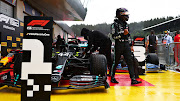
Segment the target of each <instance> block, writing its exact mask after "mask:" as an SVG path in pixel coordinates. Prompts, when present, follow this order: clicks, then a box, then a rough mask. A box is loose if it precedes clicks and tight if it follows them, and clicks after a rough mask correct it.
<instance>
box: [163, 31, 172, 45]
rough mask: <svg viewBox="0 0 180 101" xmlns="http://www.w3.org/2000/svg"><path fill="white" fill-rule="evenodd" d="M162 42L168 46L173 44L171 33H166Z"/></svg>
mask: <svg viewBox="0 0 180 101" xmlns="http://www.w3.org/2000/svg"><path fill="white" fill-rule="evenodd" d="M162 42H163V43H164V44H166V45H169V44H170V43H172V37H171V36H170V35H169V31H165V36H164V37H163V39H162Z"/></svg>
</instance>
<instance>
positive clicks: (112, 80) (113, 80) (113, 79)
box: [111, 77, 119, 83]
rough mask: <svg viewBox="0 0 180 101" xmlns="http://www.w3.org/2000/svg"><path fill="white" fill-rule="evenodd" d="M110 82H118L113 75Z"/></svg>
mask: <svg viewBox="0 0 180 101" xmlns="http://www.w3.org/2000/svg"><path fill="white" fill-rule="evenodd" d="M111 82H112V83H119V82H118V81H117V80H116V79H115V78H114V77H112V78H111Z"/></svg>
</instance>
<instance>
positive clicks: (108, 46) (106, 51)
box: [99, 39, 113, 68]
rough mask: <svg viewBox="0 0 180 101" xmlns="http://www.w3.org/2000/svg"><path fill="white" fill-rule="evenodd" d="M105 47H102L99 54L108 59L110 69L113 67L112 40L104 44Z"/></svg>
mask: <svg viewBox="0 0 180 101" xmlns="http://www.w3.org/2000/svg"><path fill="white" fill-rule="evenodd" d="M102 43H103V45H101V47H100V49H99V54H103V55H105V56H106V59H107V64H108V67H110V68H111V67H112V62H113V61H112V59H111V44H112V42H111V40H110V39H109V40H106V41H104V42H102Z"/></svg>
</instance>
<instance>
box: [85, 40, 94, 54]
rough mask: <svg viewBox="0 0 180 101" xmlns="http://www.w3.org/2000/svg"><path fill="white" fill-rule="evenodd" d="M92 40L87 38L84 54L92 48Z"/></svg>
mask: <svg viewBox="0 0 180 101" xmlns="http://www.w3.org/2000/svg"><path fill="white" fill-rule="evenodd" d="M92 43H93V38H92V37H91V36H90V37H89V36H88V46H87V48H86V49H85V53H87V52H88V51H89V50H90V49H91V48H92Z"/></svg>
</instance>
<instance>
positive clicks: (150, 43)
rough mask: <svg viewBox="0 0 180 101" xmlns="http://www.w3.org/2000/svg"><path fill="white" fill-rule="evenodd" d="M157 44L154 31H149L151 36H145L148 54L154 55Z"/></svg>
mask: <svg viewBox="0 0 180 101" xmlns="http://www.w3.org/2000/svg"><path fill="white" fill-rule="evenodd" d="M157 43H158V37H157V36H156V35H154V30H151V35H149V36H147V46H146V51H147V47H148V50H149V53H155V52H156V49H157Z"/></svg>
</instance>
